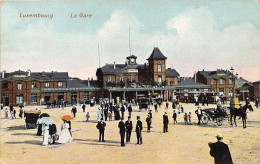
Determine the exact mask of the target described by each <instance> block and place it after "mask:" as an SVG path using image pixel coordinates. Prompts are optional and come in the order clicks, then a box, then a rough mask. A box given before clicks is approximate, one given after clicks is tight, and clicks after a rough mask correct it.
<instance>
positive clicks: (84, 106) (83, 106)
mask: <svg viewBox="0 0 260 164" xmlns="http://www.w3.org/2000/svg"><path fill="white" fill-rule="evenodd" d="M85 109H86V105H85V104H83V105H82V111H83V113H84V112H85Z"/></svg>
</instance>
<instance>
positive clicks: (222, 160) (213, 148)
mask: <svg viewBox="0 0 260 164" xmlns="http://www.w3.org/2000/svg"><path fill="white" fill-rule="evenodd" d="M216 138H217V140H218V141H217V142H215V143H212V142H210V143H208V145H209V147H210V155H211V156H212V157H214V161H215V164H233V161H232V157H231V154H230V151H229V148H228V145H227V144H225V143H224V142H223V135H222V134H218V135H217V136H216Z"/></svg>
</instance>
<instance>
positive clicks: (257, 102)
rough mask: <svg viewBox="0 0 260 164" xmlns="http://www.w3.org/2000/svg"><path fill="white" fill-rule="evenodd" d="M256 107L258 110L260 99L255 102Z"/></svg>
mask: <svg viewBox="0 0 260 164" xmlns="http://www.w3.org/2000/svg"><path fill="white" fill-rule="evenodd" d="M255 106H256V108H258V106H259V100H258V98H256V100H255Z"/></svg>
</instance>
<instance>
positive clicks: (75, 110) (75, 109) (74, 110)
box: [71, 105, 77, 118]
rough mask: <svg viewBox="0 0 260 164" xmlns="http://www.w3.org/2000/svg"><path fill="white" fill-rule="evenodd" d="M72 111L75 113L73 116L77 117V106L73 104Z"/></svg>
mask: <svg viewBox="0 0 260 164" xmlns="http://www.w3.org/2000/svg"><path fill="white" fill-rule="evenodd" d="M71 113H73V117H74V118H75V117H76V113H77V108H76V106H75V105H73V107H72V109H71Z"/></svg>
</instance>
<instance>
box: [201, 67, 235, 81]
mask: <svg viewBox="0 0 260 164" xmlns="http://www.w3.org/2000/svg"><path fill="white" fill-rule="evenodd" d="M198 72H199V73H201V74H202V75H203V76H204V77H205V78H214V79H220V78H224V79H225V78H230V76H232V73H231V72H230V71H229V70H223V69H218V70H216V71H204V70H203V71H198ZM234 77H235V76H234Z"/></svg>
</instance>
